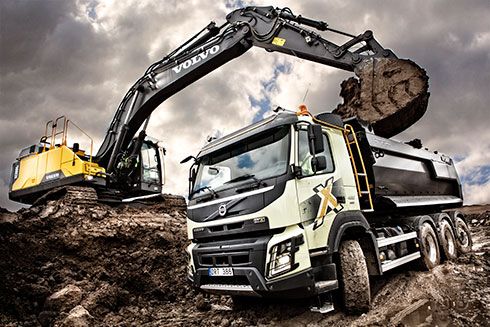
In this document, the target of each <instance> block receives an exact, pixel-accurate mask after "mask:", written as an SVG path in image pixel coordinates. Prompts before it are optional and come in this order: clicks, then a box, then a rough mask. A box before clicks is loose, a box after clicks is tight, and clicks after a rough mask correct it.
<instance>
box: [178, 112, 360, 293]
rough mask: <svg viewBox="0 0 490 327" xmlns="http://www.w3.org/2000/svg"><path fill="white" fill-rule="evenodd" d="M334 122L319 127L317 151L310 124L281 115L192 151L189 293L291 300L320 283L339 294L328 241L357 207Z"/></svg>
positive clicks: (344, 150) (340, 134)
mask: <svg viewBox="0 0 490 327" xmlns="http://www.w3.org/2000/svg"><path fill="white" fill-rule="evenodd" d="M336 123H337V126H335V125H333V127H334V128H330V127H323V128H320V129H319V136H318V134H317V135H316V137H317V138H320V139H319V140H317V142H316V144H317V149H316V151H315V149H314V145H313V147H312V145H311V141H312V137H313V135H312V131H311V129H312V128H311V127H312V126H313V123H312V119H311V118H310V117H307V116H298V115H296V114H295V113H286V112H283V113H279V114H275V115H273V116H271V117H269V118H267V119H265V120H263V121H260V122H258V123H256V124H254V125H251V126H249V127H247V128H245V129H242V130H239V131H237V132H235V133H233V134H231V135H229V136H227V137H224V138H222V139H219V140H216V141H214V142H212V143H210V144H208V145H207V146H206V147H205V148H204V149H203V150H202V151H201V152H200V153H199V155H198V156H197V159H196V162H195V164H194V165H193V167H192V168H191V188H190V196H189V206H188V224H187V225H188V233H189V238H190V239H191V240H192V243H191V244H190V246H189V247H188V252H189V254H190V258H191V259H190V261H189V279H191V280H192V281H193V283H194V285H195V286H196V287H199V288H200V289H202V290H205V291H209V292H215V293H225V294H248V295H256V296H274V295H281V296H289V297H305V296H309V295H313V294H315V292H317V289H316V288H318V287H319V286H318V284H317V285H316V286H315V283H317V282H318V281H322V282H323V284H322V286H323V287H324V290H327V289H328V290H333V289H335V288H337V286H338V283H337V277H336V268H335V264H334V263H333V261H332V257H331V254H332V253H331V251H330V250H331V249H329V247H328V242H327V240H328V239H329V235H330V234H331V230H332V228H333V227H334V224H333V221H334V220H335V218H336V216H337V215H338V214H339V213H340V212H342V211H346V212H347V211H359V210H360V205H359V200H358V197H357V189H356V184H355V180H354V175H353V174H352V169H351V164H350V162H349V159H348V158H349V155H348V152H347V151H348V150H347V147H346V146H345V141H344V136H343V132H342V127H341V125H340V126H339V124H341V121H340V123H339V122H338V121H337V122H336ZM317 126H318V125H317ZM335 127H337V128H335ZM339 127H340V128H339ZM317 133H318V129H317ZM315 152H316V153H315ZM315 166H316V167H315ZM334 228H335V227H334ZM366 236H367V235H366Z"/></svg>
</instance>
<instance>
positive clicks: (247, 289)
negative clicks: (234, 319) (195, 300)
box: [193, 267, 315, 298]
mask: <svg viewBox="0 0 490 327" xmlns="http://www.w3.org/2000/svg"><path fill="white" fill-rule="evenodd" d="M233 273H234V276H232V277H210V276H208V269H207V268H199V269H198V270H197V271H196V272H195V274H194V276H193V283H194V286H195V287H197V288H199V289H201V290H203V291H205V292H208V293H213V294H221V295H244V296H257V297H281V298H306V297H310V296H313V295H314V294H315V281H314V278H313V274H312V273H311V269H307V270H305V271H301V272H299V273H297V274H294V275H288V276H286V277H284V278H280V279H278V280H275V281H270V282H267V281H266V280H265V279H264V277H263V275H262V274H261V273H260V272H259V271H258V270H257V269H256V268H253V267H240V268H238V267H237V268H233Z"/></svg>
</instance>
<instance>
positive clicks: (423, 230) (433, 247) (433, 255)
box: [419, 222, 441, 270]
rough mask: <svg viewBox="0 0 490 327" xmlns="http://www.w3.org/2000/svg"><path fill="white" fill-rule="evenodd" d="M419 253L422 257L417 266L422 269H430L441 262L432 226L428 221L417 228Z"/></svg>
mask: <svg viewBox="0 0 490 327" xmlns="http://www.w3.org/2000/svg"><path fill="white" fill-rule="evenodd" d="M419 241H420V253H421V255H422V257H421V258H420V261H419V266H420V268H421V269H422V270H431V269H432V268H434V267H435V266H437V265H438V264H439V263H440V262H441V253H440V251H439V243H438V242H437V235H436V232H435V231H434V228H433V227H432V225H431V224H429V223H428V222H425V223H423V224H422V226H420V230H419Z"/></svg>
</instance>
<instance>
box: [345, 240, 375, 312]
mask: <svg viewBox="0 0 490 327" xmlns="http://www.w3.org/2000/svg"><path fill="white" fill-rule="evenodd" d="M339 255H340V273H341V274H340V275H341V276H340V277H341V278H340V281H341V286H342V287H341V293H342V300H343V306H344V308H345V311H346V312H347V313H363V312H367V311H369V307H370V306H371V289H370V286H369V274H368V269H367V264H366V258H365V257H364V253H363V252H362V248H361V246H360V245H359V243H358V242H357V241H353V240H347V241H344V242H342V244H341V245H340V249H339Z"/></svg>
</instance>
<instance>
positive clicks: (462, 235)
mask: <svg viewBox="0 0 490 327" xmlns="http://www.w3.org/2000/svg"><path fill="white" fill-rule="evenodd" d="M458 235H459V242H460V243H461V245H462V246H464V247H466V246H468V245H469V243H470V241H469V238H468V234H467V233H466V230H465V229H464V228H461V227H458Z"/></svg>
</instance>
